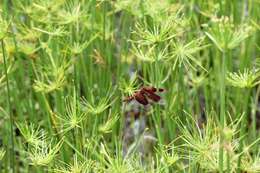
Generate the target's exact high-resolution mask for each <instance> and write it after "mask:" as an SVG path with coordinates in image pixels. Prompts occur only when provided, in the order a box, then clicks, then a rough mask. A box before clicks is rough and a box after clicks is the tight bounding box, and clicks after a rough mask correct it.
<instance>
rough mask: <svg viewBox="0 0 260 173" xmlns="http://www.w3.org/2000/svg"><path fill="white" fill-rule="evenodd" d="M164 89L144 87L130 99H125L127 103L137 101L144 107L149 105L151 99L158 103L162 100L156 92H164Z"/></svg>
mask: <svg viewBox="0 0 260 173" xmlns="http://www.w3.org/2000/svg"><path fill="white" fill-rule="evenodd" d="M163 91H164V89H162V88H159V89H157V88H155V87H149V86H146V87H142V88H141V89H140V90H138V91H135V92H134V94H133V95H132V96H130V97H127V98H125V99H124V101H126V102H130V101H132V100H136V101H137V102H138V103H140V104H142V105H148V104H149V99H150V100H152V101H154V102H158V101H160V100H161V97H160V96H159V95H157V94H156V92H163Z"/></svg>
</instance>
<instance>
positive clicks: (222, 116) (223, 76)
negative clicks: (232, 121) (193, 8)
mask: <svg viewBox="0 0 260 173" xmlns="http://www.w3.org/2000/svg"><path fill="white" fill-rule="evenodd" d="M225 59H226V52H225V51H224V52H222V62H221V73H220V125H221V129H223V128H224V125H225V105H226V100H225V88H226V84H225V80H226V63H225ZM219 147H220V150H219V151H220V152H219V171H220V172H223V169H224V168H223V163H224V159H223V158H224V150H223V132H221V136H220V145H219Z"/></svg>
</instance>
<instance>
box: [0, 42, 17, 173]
mask: <svg viewBox="0 0 260 173" xmlns="http://www.w3.org/2000/svg"><path fill="white" fill-rule="evenodd" d="M1 45H2V53H3V59H4V69H5V77H6V87H7V105H8V109H9V119H10V139H11V148H12V150H11V151H10V165H12V172H15V160H14V154H15V152H14V136H13V124H14V118H13V114H12V110H11V100H10V86H9V78H8V73H7V63H6V54H5V47H4V41H3V39H2V40H1Z"/></svg>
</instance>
